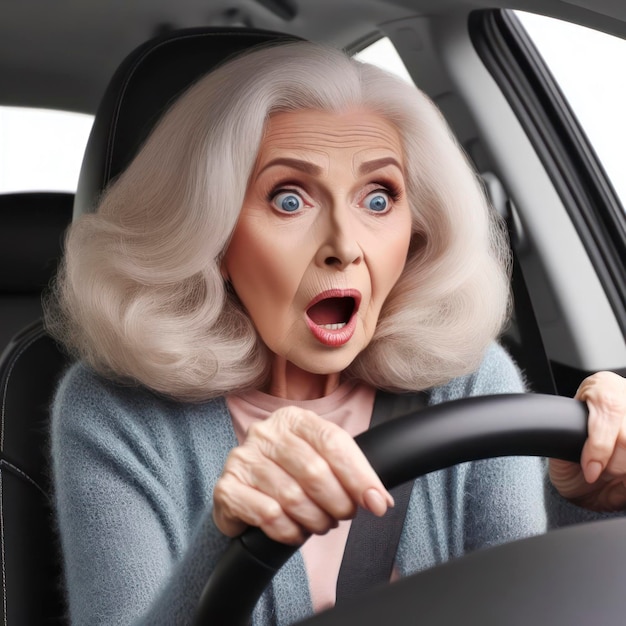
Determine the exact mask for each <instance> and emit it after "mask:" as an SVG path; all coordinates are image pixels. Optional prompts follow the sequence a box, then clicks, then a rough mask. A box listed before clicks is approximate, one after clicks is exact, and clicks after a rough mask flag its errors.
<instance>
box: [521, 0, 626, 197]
mask: <svg viewBox="0 0 626 626" xmlns="http://www.w3.org/2000/svg"><path fill="white" fill-rule="evenodd" d="M516 14H517V16H518V17H519V19H520V21H521V22H522V24H523V26H524V28H525V29H526V31H527V32H528V34H529V35H530V37H531V39H532V40H533V42H534V44H535V46H536V47H537V50H539V52H540V54H541V56H542V57H543V59H544V61H545V62H546V65H547V66H548V68H549V69H550V71H551V72H552V75H553V76H554V78H555V79H556V81H557V83H558V84H559V86H560V88H561V90H562V92H563V94H564V95H565V97H566V98H567V100H568V101H569V104H570V106H571V107H572V109H573V111H574V113H575V114H576V117H577V118H578V121H579V122H580V124H581V126H582V127H583V128H584V130H585V133H586V134H587V137H588V139H589V141H590V142H591V143H592V145H593V147H594V149H595V151H596V153H597V155H598V157H599V158H600V160H601V161H602V164H603V165H604V169H605V170H606V173H607V175H608V176H609V178H610V179H611V182H612V183H613V186H614V187H615V191H616V192H617V194H618V196H619V197H620V199H621V201H622V205H624V206H625V207H626V177H625V176H624V145H625V144H626V116H625V115H624V109H625V107H626V78H625V76H626V74H624V67H626V41H625V40H624V39H620V38H618V37H614V36H612V35H607V34H606V33H602V32H599V31H595V30H591V29H590V28H585V27H583V26H579V25H577V24H571V23H569V22H563V21H561V20H556V19H553V18H549V17H544V16H542V15H534V14H532V13H523V12H520V11H516Z"/></svg>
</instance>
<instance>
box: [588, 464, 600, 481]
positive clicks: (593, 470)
mask: <svg viewBox="0 0 626 626" xmlns="http://www.w3.org/2000/svg"><path fill="white" fill-rule="evenodd" d="M600 474H602V463H600V461H590V462H589V463H587V470H586V471H585V480H586V481H587V482H588V483H595V482H596V480H598V478H600Z"/></svg>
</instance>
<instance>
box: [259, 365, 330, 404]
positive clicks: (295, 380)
mask: <svg viewBox="0 0 626 626" xmlns="http://www.w3.org/2000/svg"><path fill="white" fill-rule="evenodd" d="M340 378H341V375H340V374H339V373H333V374H313V373H311V372H305V371H304V370H302V369H300V368H299V367H298V366H296V365H294V364H293V363H291V362H289V361H287V360H286V359H285V358H283V357H279V356H275V357H274V361H273V363H272V378H271V380H270V384H269V387H268V389H267V393H269V394H270V395H272V396H276V397H277V398H286V399H288V400H315V399H316V398H322V397H324V396H327V395H329V394H331V393H332V392H333V391H335V389H337V387H339V383H340Z"/></svg>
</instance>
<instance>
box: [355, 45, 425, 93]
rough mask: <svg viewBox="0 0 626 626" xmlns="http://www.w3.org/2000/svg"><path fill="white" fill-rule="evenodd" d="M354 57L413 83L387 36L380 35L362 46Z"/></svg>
mask: <svg viewBox="0 0 626 626" xmlns="http://www.w3.org/2000/svg"><path fill="white" fill-rule="evenodd" d="M354 58H355V59H358V60H359V61H363V62H364V63H370V64H371V65H376V66H378V67H380V68H382V69H384V70H387V71H388V72H391V73H392V74H396V75H397V76H399V77H400V78H402V79H403V80H406V81H407V82H408V83H411V84H413V79H412V78H411V75H410V74H409V72H408V71H407V69H406V67H405V65H404V63H403V62H402V59H401V58H400V55H399V54H398V52H397V51H396V49H395V48H394V45H393V44H392V43H391V40H390V39H389V38H388V37H381V38H380V39H378V40H377V41H375V42H374V43H373V44H370V45H369V46H367V47H366V48H363V50H361V51H360V52H357V53H356V54H355V55H354Z"/></svg>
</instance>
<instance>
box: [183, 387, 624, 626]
mask: <svg viewBox="0 0 626 626" xmlns="http://www.w3.org/2000/svg"><path fill="white" fill-rule="evenodd" d="M586 437H587V409H586V406H585V405H584V404H583V403H581V402H577V401H575V400H571V399H569V398H562V397H558V396H549V395H538V394H505V395H497V396H484V397H474V398H465V399H462V400H455V401H452V402H447V403H443V404H439V405H435V406H432V407H429V408H427V409H425V410H420V411H417V412H414V413H411V414H408V415H406V416H404V417H400V418H397V419H394V420H391V421H389V422H386V423H384V424H381V425H380V426H377V427H375V428H372V429H371V430H368V431H367V432H365V433H362V434H361V435H359V436H358V437H356V439H355V440H356V442H357V443H358V445H359V446H360V447H361V449H362V450H363V452H364V453H365V455H366V457H367V458H368V460H369V462H370V463H371V465H372V467H373V468H374V470H375V471H376V472H377V473H378V475H379V476H380V478H381V480H382V482H383V483H384V484H385V486H386V487H387V488H393V487H395V486H397V485H399V484H402V483H404V482H406V481H408V480H411V479H415V478H417V477H418V476H421V475H423V474H426V473H428V472H432V471H435V470H439V469H443V468H445V467H449V466H451V465H455V464H457V463H462V462H465V461H473V460H478V459H484V458H489V457H496V456H519V455H525V456H542V457H552V458H560V459H565V460H570V461H578V460H579V458H580V454H581V451H582V446H583V444H584V442H585V439H586ZM616 521H617V522H621V520H616ZM611 523H613V522H611ZM606 524H607V522H605V523H601V525H606ZM596 525H597V524H592V525H588V526H591V527H594V526H596ZM613 525H614V526H615V527H616V528H617V530H616V531H615V532H617V533H618V534H620V537H619V543H620V544H621V545H626V541H625V539H626V525H625V524H623V523H619V524H615V523H613ZM578 528H585V527H584V526H583V527H578ZM573 530H574V529H565V530H563V531H557V532H556V533H550V534H549V535H547V536H543V537H538V538H534V539H530V540H523V541H520V542H515V543H513V544H509V545H508V546H502V547H500V548H495V549H491V550H486V551H484V552H483V553H482V554H481V553H475V554H471V555H469V556H467V557H464V558H463V559H459V560H457V561H456V562H452V563H448V564H444V565H443V566H440V567H438V568H434V570H428V571H426V572H422V573H420V574H416V575H414V576H411V577H408V578H406V579H404V580H401V581H399V582H397V583H395V584H394V585H391V586H387V587H384V588H382V589H381V593H379V594H378V595H377V594H368V597H367V598H366V599H365V600H367V602H365V601H361V602H359V603H357V604H354V603H350V602H348V603H346V604H345V605H343V606H342V607H339V609H333V610H331V611H328V612H324V613H322V614H319V615H317V616H315V617H313V618H311V619H310V620H306V624H309V623H310V624H311V626H314V625H315V626H322V625H324V626H331V625H334V624H348V623H351V620H350V619H348V617H347V616H348V613H346V611H349V610H351V609H350V607H351V606H352V607H354V606H359V605H360V606H361V608H362V609H363V607H365V608H366V609H367V610H361V613H360V614H361V617H359V618H358V619H357V621H355V622H354V623H358V624H372V625H373V624H380V623H381V621H380V620H381V616H380V615H379V617H378V618H375V617H371V616H372V615H373V613H372V612H371V611H372V610H373V608H374V607H375V606H376V605H377V604H379V603H380V602H382V599H381V598H379V596H380V595H381V594H383V593H387V594H389V593H391V594H398V593H400V594H401V593H402V592H403V590H405V589H408V592H405V602H408V603H409V605H410V606H411V605H413V604H414V601H415V590H416V588H418V585H416V584H415V583H413V585H412V588H411V587H409V584H410V583H411V582H412V580H413V579H416V580H418V579H420V577H421V579H422V580H424V577H425V576H428V575H431V576H432V574H431V573H432V572H438V571H439V570H446V568H448V569H453V568H454V567H457V571H458V570H459V568H458V566H457V565H458V564H459V563H461V564H462V563H464V562H465V561H469V560H471V559H474V560H477V561H479V563H478V565H479V566H480V567H481V568H480V569H479V570H477V569H472V570H471V572H469V573H468V575H466V576H465V579H464V580H466V582H467V581H471V580H476V579H477V578H480V576H482V574H483V567H482V566H485V562H482V566H481V562H480V559H481V558H484V556H485V555H486V556H487V560H488V559H489V558H492V561H493V560H494V558H493V555H494V554H496V553H497V552H499V551H501V550H502V549H508V550H509V551H510V550H511V549H513V550H515V549H516V548H515V546H519V545H520V544H527V545H526V547H525V548H523V549H519V548H517V550H518V552H517V555H516V556H515V555H514V556H515V558H516V559H517V560H518V561H519V557H520V555H523V554H526V553H529V552H533V551H532V550H529V549H528V546H529V545H531V544H532V542H535V543H536V542H537V541H541V540H546V538H547V537H550V536H552V535H555V534H559V533H561V534H562V536H563V537H564V539H563V540H562V541H563V542H564V543H565V544H566V545H567V547H568V548H569V552H573V553H574V554H575V553H576V551H577V550H576V549H575V547H576V546H577V543H578V541H580V539H579V538H578V537H577V536H573V534H572V531H573ZM613 541H616V539H614V538H613V539H611V543H612V542H613ZM529 542H530V543H529ZM568 542H569V543H568ZM297 549H298V547H297V546H290V545H285V544H281V543H278V542H275V541H273V540H271V539H269V538H268V537H267V536H266V535H265V534H264V533H263V532H262V531H260V530H259V529H257V528H250V529H248V530H247V531H246V532H244V533H243V534H242V535H241V536H239V537H237V538H236V539H234V540H233V541H232V542H231V544H230V546H229V548H228V550H227V551H226V553H225V554H224V555H223V557H222V558H221V560H220V561H219V563H218V565H217V567H216V568H215V570H214V571H213V573H212V574H211V577H210V578H209V580H208V582H207V584H206V587H205V589H204V592H203V594H202V597H201V600H200V603H199V605H198V609H197V612H196V617H195V622H194V623H195V624H196V625H197V626H200V625H207V624H230V625H231V626H245V625H246V624H248V623H249V621H250V616H251V615H252V611H253V609H254V606H255V605H256V603H257V602H258V600H259V598H260V596H261V594H262V593H263V591H264V590H265V588H266V587H267V585H268V584H269V583H270V581H271V579H272V578H273V576H274V574H275V573H276V572H277V571H278V569H279V568H280V567H282V565H283V564H284V563H285V562H286V561H287V560H288V559H289V558H290V557H291V556H292V555H293V553H294V552H295V551H296V550H297ZM545 550H546V546H545V545H543V544H541V545H539V547H537V548H535V550H534V552H533V554H534V555H535V556H536V554H537V553H543V552H545ZM562 552H564V553H568V550H562ZM588 556H589V555H587V557H588ZM624 556H626V555H622V554H620V555H619V557H620V558H619V564H620V566H621V570H622V578H623V566H622V564H623V563H625V562H626V561H624ZM501 561H502V560H500V561H498V564H497V565H496V566H495V570H494V573H493V574H492V575H493V576H495V577H496V580H497V577H498V576H499V577H500V579H501V578H502V575H503V574H504V572H501V571H500V568H501V565H502V563H501ZM581 565H583V564H581V563H579V564H578V567H579V568H580V566H581ZM488 566H489V563H487V566H486V567H487V568H488ZM600 566H601V567H604V562H603V563H602V564H601V565H600ZM492 569H494V567H493V566H492ZM570 569H571V568H570ZM575 572H577V573H578V574H580V569H577V570H575ZM442 573H443V574H444V575H445V571H444V572H442ZM448 574H449V572H448ZM457 577H458V575H457ZM448 578H450V576H448ZM452 578H454V572H453V575H452ZM618 578H619V577H618ZM437 580H439V581H442V582H441V584H439V583H432V582H431V583H429V584H430V586H429V585H427V584H426V583H424V588H425V590H426V593H425V594H423V595H424V596H425V597H426V598H428V597H429V596H430V597H432V596H433V591H432V585H433V584H435V586H436V585H437V584H439V586H440V588H441V589H443V590H445V593H446V594H448V595H449V594H453V595H456V594H457V589H460V588H461V585H459V581H458V580H454V583H453V584H454V588H453V589H451V588H450V585H449V584H447V583H445V582H443V581H444V576H443V575H442V576H439V578H438V579H437ZM470 586H471V585H470ZM398 590H399V591H398ZM442 593H444V591H441V590H440V591H439V595H438V598H439V602H440V599H441V598H442V597H446V595H441V594H442ZM544 595H545V594H544ZM620 596H621V597H624V596H626V594H624V593H623V590H622V591H621V592H620ZM383 599H384V598H383ZM571 599H572V598H571V597H570V600H571ZM396 600H397V597H396ZM526 601H527V604H528V603H532V602H533V599H532V598H526ZM625 603H626V600H622V605H624V604H625ZM431 604H432V602H431ZM446 604H450V603H446ZM625 609H626V607H624V606H621V607H620V608H619V610H620V611H621V613H620V615H621V616H622V618H623V615H625V614H626V610H625ZM434 610H436V607H435V609H434ZM467 610H468V608H467V606H464V607H463V608H462V611H463V612H462V613H458V615H457V623H458V622H459V621H460V622H462V623H479V622H467V617H468V613H467ZM335 613H336V614H337V616H339V617H338V618H337V619H334V618H333V614H335ZM384 614H385V616H386V618H388V617H389V612H388V610H386V611H385V613H384ZM415 614H418V615H421V612H420V613H414V614H413V617H412V618H411V617H410V614H409V617H410V619H409V621H406V622H401V621H400V622H399V621H395V620H394V622H393V623H394V624H399V623H406V624H409V623H411V624H412V623H414V620H415ZM368 615H370V617H371V619H370V621H368V618H367V616H368ZM596 617H597V616H596ZM353 619H354V618H353ZM333 620H334V621H333ZM376 620H378V621H376ZM411 620H412V621H411ZM498 620H502V614H500V616H499V617H498V618H497V620H496V621H489V620H487V621H483V620H481V621H480V623H481V624H487V623H493V624H501V623H507V624H512V623H517V622H514V621H511V620H508V621H506V620H505V621H498ZM386 621H389V620H388V619H386ZM591 622H592V623H598V621H597V619H592V620H591ZM436 623H438V624H440V623H442V622H441V621H438V620H437V622H436ZM450 623H453V622H452V621H451V622H450ZM519 623H528V621H525V622H519ZM550 623H551V625H552V626H555V622H554V621H551V622H550ZM559 623H562V624H572V623H574V622H572V621H563V622H559ZM581 623H582V622H581ZM607 623H609V622H607ZM611 623H612V622H611Z"/></svg>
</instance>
